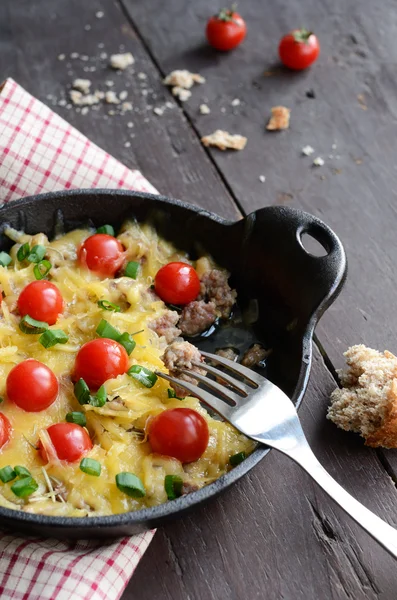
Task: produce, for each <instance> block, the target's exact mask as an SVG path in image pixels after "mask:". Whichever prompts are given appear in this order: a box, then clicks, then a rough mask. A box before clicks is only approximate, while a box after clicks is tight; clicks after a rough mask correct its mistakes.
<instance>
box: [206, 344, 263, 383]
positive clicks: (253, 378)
mask: <svg viewBox="0 0 397 600" xmlns="http://www.w3.org/2000/svg"><path fill="white" fill-rule="evenodd" d="M200 353H201V355H202V356H204V357H205V358H210V359H211V360H213V361H214V362H216V363H219V364H220V365H223V366H224V367H227V368H228V369H230V370H231V371H233V372H234V373H237V375H240V377H244V378H245V379H248V381H249V382H250V383H252V385H254V386H255V387H258V386H259V385H260V384H261V383H263V380H264V379H265V378H264V377H262V376H261V375H258V374H257V373H255V371H253V370H252V369H248V368H247V367H244V366H243V365H240V363H236V362H233V361H232V360H229V359H228V358H223V356H218V355H217V354H211V353H210V352H203V350H200Z"/></svg>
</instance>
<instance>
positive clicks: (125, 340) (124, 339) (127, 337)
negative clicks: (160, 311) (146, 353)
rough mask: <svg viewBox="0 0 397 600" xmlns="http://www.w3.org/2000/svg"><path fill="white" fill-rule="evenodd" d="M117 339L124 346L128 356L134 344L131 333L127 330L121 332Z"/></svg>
mask: <svg viewBox="0 0 397 600" xmlns="http://www.w3.org/2000/svg"><path fill="white" fill-rule="evenodd" d="M117 341H118V343H119V344H121V345H122V346H124V348H125V349H126V351H127V354H128V356H129V355H130V354H131V352H132V351H133V349H134V348H135V346H136V341H135V340H134V339H133V337H132V335H131V334H130V333H127V332H125V333H122V334H121V336H120V337H119V339H118V340H117Z"/></svg>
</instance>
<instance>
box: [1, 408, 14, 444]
mask: <svg viewBox="0 0 397 600" xmlns="http://www.w3.org/2000/svg"><path fill="white" fill-rule="evenodd" d="M11 432H12V427H11V423H10V421H9V420H8V419H7V417H6V416H5V415H4V414H3V413H0V449H1V448H2V447H3V446H4V445H5V444H6V443H7V442H9V440H10V438H11Z"/></svg>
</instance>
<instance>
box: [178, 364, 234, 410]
mask: <svg viewBox="0 0 397 600" xmlns="http://www.w3.org/2000/svg"><path fill="white" fill-rule="evenodd" d="M179 371H180V372H181V373H185V375H189V376H190V377H194V379H198V380H199V381H201V382H202V383H204V384H205V385H206V386H208V387H209V388H210V389H211V390H215V391H216V392H218V394H221V395H222V396H224V398H225V399H226V400H228V401H229V402H234V404H238V403H239V401H240V400H242V397H241V396H240V395H239V394H235V393H234V392H233V391H232V390H230V389H228V388H226V387H225V386H224V385H222V384H221V383H218V382H217V381H214V380H213V379H208V377H206V376H205V375H201V373H197V372H196V371H188V370H187V369H179Z"/></svg>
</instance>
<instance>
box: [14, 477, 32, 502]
mask: <svg viewBox="0 0 397 600" xmlns="http://www.w3.org/2000/svg"><path fill="white" fill-rule="evenodd" d="M38 487H39V484H38V483H37V481H35V480H34V479H33V477H22V478H21V479H18V480H17V481H16V482H15V483H13V484H12V486H11V490H12V491H13V492H14V494H15V495H16V496H18V498H27V497H28V496H30V495H31V494H33V492H35V491H36V490H37V489H38Z"/></svg>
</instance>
